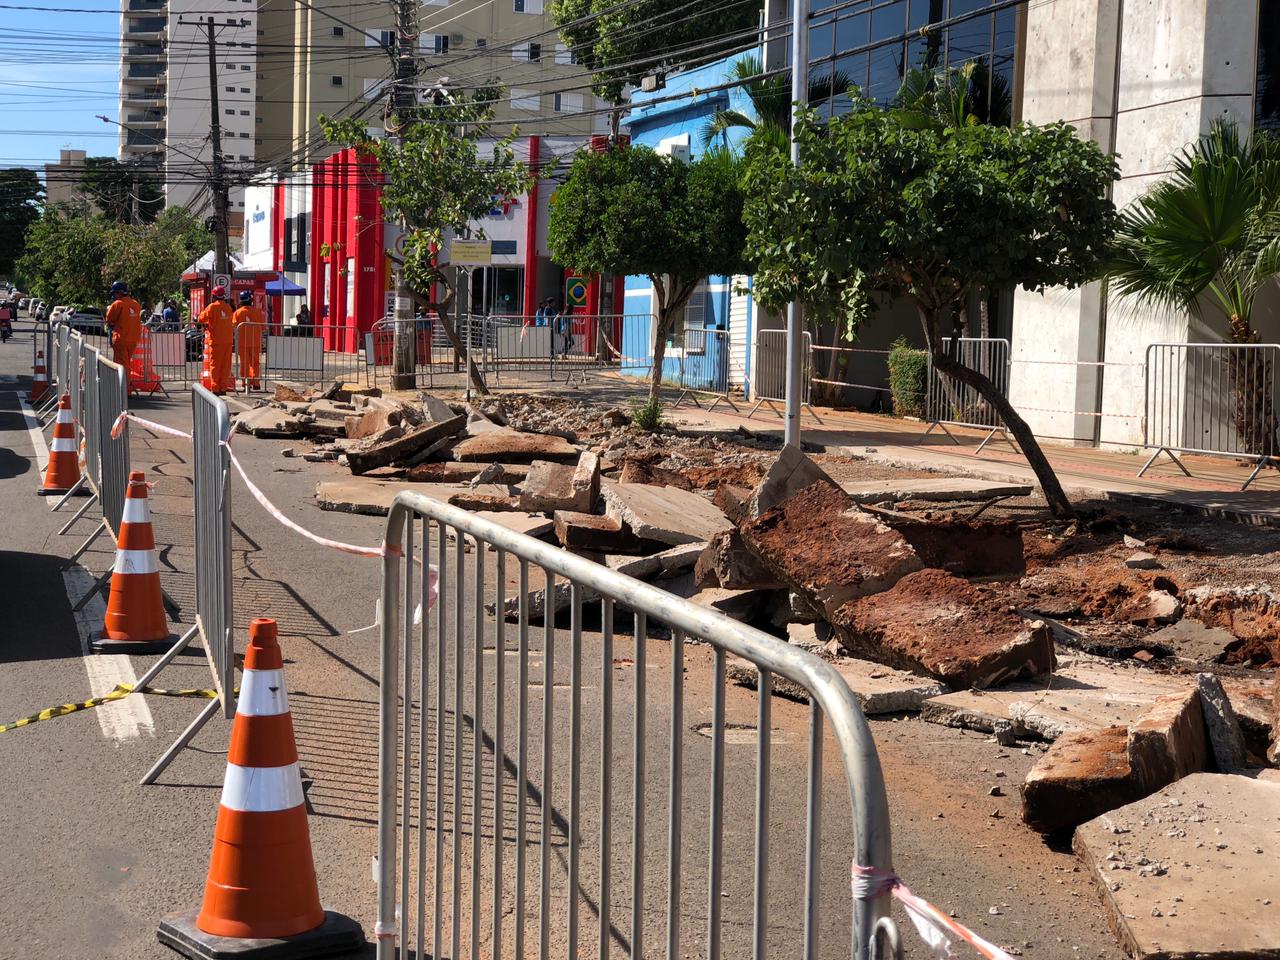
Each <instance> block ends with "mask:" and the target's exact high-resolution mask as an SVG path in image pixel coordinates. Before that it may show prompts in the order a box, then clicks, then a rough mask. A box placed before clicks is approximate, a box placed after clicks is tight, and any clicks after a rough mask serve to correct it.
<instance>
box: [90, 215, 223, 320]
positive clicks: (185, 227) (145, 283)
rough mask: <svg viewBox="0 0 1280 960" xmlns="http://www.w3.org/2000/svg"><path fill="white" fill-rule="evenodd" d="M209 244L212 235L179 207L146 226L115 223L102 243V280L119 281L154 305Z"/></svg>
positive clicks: (143, 299) (172, 289)
mask: <svg viewBox="0 0 1280 960" xmlns="http://www.w3.org/2000/svg"><path fill="white" fill-rule="evenodd" d="M212 243H213V235H212V234H211V233H210V232H209V231H208V230H207V229H205V227H204V226H203V225H202V224H201V223H200V222H199V221H198V220H196V218H195V217H194V216H192V214H191V213H190V212H189V211H187V210H185V209H183V208H182V207H172V208H170V209H168V210H166V211H165V212H164V213H163V214H162V215H161V217H160V219H158V220H157V221H156V222H155V223H152V224H148V225H146V226H135V225H132V224H114V225H113V226H111V227H110V228H109V229H108V230H107V232H106V236H105V238H104V242H103V253H104V256H103V264H102V279H103V281H104V283H105V284H106V285H107V286H108V287H109V286H110V284H111V283H113V282H115V281H116V280H122V281H124V283H126V284H127V285H128V287H129V292H130V293H131V294H132V295H133V296H134V297H136V298H137V299H138V300H140V301H142V302H143V303H149V304H154V303H156V302H157V301H159V300H160V298H161V297H163V296H165V295H166V294H168V293H171V292H172V291H174V290H176V289H177V288H178V281H179V278H180V277H181V276H182V271H183V270H184V269H185V268H186V266H187V265H188V264H190V263H191V261H192V260H193V259H194V258H195V257H197V256H199V255H200V254H201V253H203V252H204V251H205V250H208V249H209V246H210V245H211V244H212Z"/></svg>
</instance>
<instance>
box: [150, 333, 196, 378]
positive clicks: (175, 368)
mask: <svg viewBox="0 0 1280 960" xmlns="http://www.w3.org/2000/svg"><path fill="white" fill-rule="evenodd" d="M138 346H139V351H140V354H141V362H142V363H141V365H142V370H143V372H144V373H146V372H153V373H154V374H155V376H156V377H157V378H158V379H159V380H160V382H161V384H168V385H170V386H180V387H189V386H190V385H191V384H193V383H199V382H200V370H201V367H202V350H201V346H202V341H201V340H200V339H199V338H198V337H192V338H188V336H187V332H186V331H184V330H153V329H150V328H143V331H142V339H141V341H139V344H138ZM166 392H167V391H166Z"/></svg>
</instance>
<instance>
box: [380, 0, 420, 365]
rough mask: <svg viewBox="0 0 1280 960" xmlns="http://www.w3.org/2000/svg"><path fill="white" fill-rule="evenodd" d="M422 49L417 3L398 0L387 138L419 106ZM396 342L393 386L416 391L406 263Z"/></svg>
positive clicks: (396, 134) (403, 224) (404, 228)
mask: <svg viewBox="0 0 1280 960" xmlns="http://www.w3.org/2000/svg"><path fill="white" fill-rule="evenodd" d="M417 48H418V3H417V0H396V49H395V68H396V69H395V85H394V86H393V87H392V88H391V115H392V116H393V117H394V118H395V127H394V128H389V129H388V130H387V135H388V136H390V137H393V138H395V139H396V140H399V138H400V135H401V127H402V125H403V124H404V122H405V119H406V117H407V116H408V115H409V113H410V112H411V111H412V110H413V109H414V107H415V106H416V105H417V95H416V93H415V91H414V85H415V83H416V81H417V73H418V69H417V63H416V62H415V55H416V53H417ZM408 229H409V225H408V222H407V221H406V220H405V218H404V217H403V216H401V218H400V231H401V233H402V234H403V233H407V232H408ZM395 320H396V322H395V339H394V343H393V347H392V355H393V356H394V357H395V362H394V364H393V366H392V371H391V386H392V389H395V390H412V389H413V388H414V387H415V386H416V385H417V378H416V377H415V374H414V369H415V366H416V363H415V360H416V357H415V350H416V347H417V339H418V338H417V329H416V327H417V325H416V324H415V323H414V316H413V301H412V298H411V296H410V292H409V288H408V286H407V285H406V284H405V282H404V264H403V263H401V265H400V270H399V272H398V273H397V274H396V310H395Z"/></svg>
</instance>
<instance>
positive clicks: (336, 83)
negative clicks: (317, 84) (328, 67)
mask: <svg viewBox="0 0 1280 960" xmlns="http://www.w3.org/2000/svg"><path fill="white" fill-rule="evenodd" d="M329 86H331V87H340V86H342V78H341V77H339V76H332V77H330V78H329Z"/></svg>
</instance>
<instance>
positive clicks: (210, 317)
mask: <svg viewBox="0 0 1280 960" xmlns="http://www.w3.org/2000/svg"><path fill="white" fill-rule="evenodd" d="M211 296H212V298H213V299H212V302H210V304H209V305H208V306H207V307H205V308H204V310H202V311H201V312H200V317H199V319H197V320H196V323H198V324H199V325H200V326H202V327H204V336H205V347H206V349H207V350H208V351H209V383H210V387H209V389H210V390H211V391H213V392H214V393H216V394H218V395H222V394H224V393H226V392H227V391H228V390H232V389H234V388H235V381H234V379H233V378H232V376H231V345H232V341H233V340H234V338H235V327H234V326H233V324H232V319H231V318H232V312H231V307H230V306H229V305H228V303H227V288H226V287H224V286H222V285H221V284H219V285H218V286H216V287H214V288H213V290H212V291H211Z"/></svg>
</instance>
